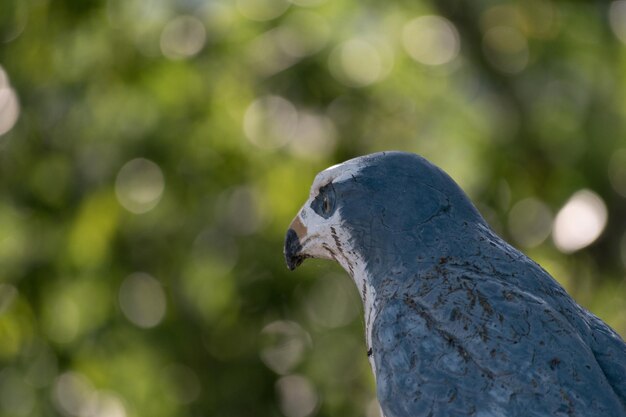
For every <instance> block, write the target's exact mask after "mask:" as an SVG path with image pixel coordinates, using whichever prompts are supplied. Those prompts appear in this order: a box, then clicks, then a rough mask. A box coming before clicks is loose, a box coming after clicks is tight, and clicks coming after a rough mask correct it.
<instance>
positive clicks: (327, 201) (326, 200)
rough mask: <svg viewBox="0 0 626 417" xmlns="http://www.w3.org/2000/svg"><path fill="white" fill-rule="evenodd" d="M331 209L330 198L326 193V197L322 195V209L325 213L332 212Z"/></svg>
mask: <svg viewBox="0 0 626 417" xmlns="http://www.w3.org/2000/svg"><path fill="white" fill-rule="evenodd" d="M330 209H331V205H330V199H329V198H328V195H325V196H324V197H322V211H323V212H324V214H328V213H330Z"/></svg>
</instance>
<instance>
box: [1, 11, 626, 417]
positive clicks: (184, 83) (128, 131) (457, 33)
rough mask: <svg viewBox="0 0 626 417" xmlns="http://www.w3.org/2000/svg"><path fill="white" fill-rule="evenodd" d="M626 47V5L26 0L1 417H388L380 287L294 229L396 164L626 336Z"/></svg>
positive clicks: (9, 21) (16, 56) (13, 113)
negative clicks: (409, 165) (286, 254)
mask: <svg viewBox="0 0 626 417" xmlns="http://www.w3.org/2000/svg"><path fill="white" fill-rule="evenodd" d="M625 44H626V1H614V2H556V1H549V0H524V1H521V0H520V1H518V2H515V1H512V2H496V1H493V0H480V1H474V2H463V1H458V0H440V1H432V2H427V1H411V2H409V1H402V0H397V1H388V2H372V1H368V2H358V1H355V0H352V1H349V0H346V1H325V0H291V2H287V0H206V1H202V0H180V1H173V0H171V1H168V0H108V1H105V0H92V1H78V0H62V1H50V0H2V3H1V4H0V65H1V67H0V68H1V71H0V364H1V368H2V369H1V370H0V415H2V416H43V415H46V416H53V415H65V416H91V417H124V416H128V417H131V416H152V417H160V416H216V417H219V416H224V417H237V416H250V415H258V416H281V415H284V416H286V417H305V416H308V415H318V416H338V415H341V416H362V415H367V416H370V417H371V416H376V415H377V409H376V403H375V402H374V401H373V398H374V384H373V380H372V377H371V375H370V373H371V372H370V370H369V367H368V364H367V359H366V354H365V353H366V352H365V344H364V342H363V320H362V318H361V314H362V313H361V311H362V307H361V305H360V300H359V298H358V295H357V293H356V291H355V290H354V289H353V288H352V284H351V283H350V281H349V279H348V277H347V276H346V274H345V273H343V271H341V270H340V269H339V268H338V266H336V265H332V264H330V263H327V262H318V261H309V262H307V263H306V264H305V265H304V266H303V267H301V268H300V269H299V270H298V272H296V273H291V274H290V273H288V272H287V270H286V268H285V266H284V264H283V259H282V240H283V236H284V232H285V229H286V227H287V225H288V224H289V222H290V219H291V218H292V216H294V215H295V213H296V212H297V210H298V208H299V206H300V204H302V202H303V201H304V200H305V198H306V196H307V194H308V187H309V186H310V183H311V181H312V179H313V176H314V175H315V173H316V172H318V171H319V170H321V169H323V168H325V167H327V166H329V165H332V164H334V163H337V162H341V161H343V160H345V159H348V158H350V157H354V156H357V155H362V154H365V153H370V152H374V151H379V150H385V149H400V150H406V151H411V152H416V153H420V154H422V155H424V156H426V157H427V158H429V159H430V160H432V161H433V162H435V163H436V164H438V165H440V166H441V167H443V168H444V169H445V170H446V171H448V172H449V173H450V174H451V175H452V176H453V177H454V178H455V179H456V180H457V181H458V182H459V183H460V184H461V186H462V187H463V188H464V189H465V190H467V192H468V193H469V194H470V196H471V197H472V199H473V200H474V201H475V202H476V204H477V206H478V207H479V209H480V210H481V211H482V212H483V214H484V215H485V216H486V218H487V219H488V221H489V222H490V223H491V224H492V225H493V227H494V228H495V229H496V230H497V231H498V232H499V233H500V234H502V235H503V236H504V237H505V238H506V239H507V240H509V241H511V242H513V243H514V244H515V245H516V246H518V247H520V248H521V249H522V250H524V251H525V252H526V253H528V254H529V255H530V256H532V257H533V258H534V259H535V260H537V261H538V262H539V263H541V264H542V265H543V266H544V267H545V268H547V269H548V270H549V271H550V272H552V273H553V274H554V275H555V277H556V278H558V279H559V280H560V281H561V283H562V284H563V285H564V286H565V287H566V288H567V289H568V291H569V292H570V293H571V294H573V295H574V296H575V298H576V299H577V300H578V301H579V302H580V303H581V304H583V305H585V306H586V307H588V308H590V309H591V310H592V311H594V312H595V313H596V314H598V315H599V316H600V317H602V318H603V319H605V320H606V321H607V322H608V323H610V324H611V325H612V326H613V327H614V328H616V329H617V330H618V331H619V332H620V333H621V334H622V335H625V334H626V286H625V284H624V278H625V275H626V273H625V268H626V222H625V220H624V219H626V199H625V198H626V125H625V123H624V120H625V116H626V45H625ZM18 116H19V117H18ZM581 190H583V191H582V194H581V193H579V191H581ZM570 198H571V199H570ZM570 203H572V204H570ZM574 203H575V204H574ZM565 205H569V208H570V210H569V211H567V210H561V208H562V207H564V206H565ZM581 207H582V208H581ZM576 210H578V211H576ZM581 210H582V211H581ZM566 212H567V213H574V214H575V215H574V216H573V217H572V215H570V216H569V217H568V216H567V215H566V214H567V213H566ZM557 213H559V216H557ZM563 213H565V214H563ZM605 214H606V216H604V215H605ZM555 218H556V219H557V221H556V222H555ZM603 219H608V221H607V223H606V227H604V225H605V223H604V220H603ZM553 224H554V233H552V236H553V238H551V231H552V229H553ZM581 228H582V229H581ZM603 228H604V231H603V232H602V230H603ZM581 230H582V232H581ZM579 232H580V233H582V235H580V233H579ZM600 232H602V233H601V234H600V236H599V238H597V240H596V237H597V236H596V235H598V234H599V233H600ZM557 233H561V234H562V236H564V237H562V238H559V237H558V235H557ZM563 233H564V234H563ZM568 233H569V234H568ZM576 233H579V235H576ZM559 239H561V240H559ZM576 239H578V240H576ZM581 239H582V240H581ZM594 240H595V241H594ZM559 242H560V243H559ZM572 242H574V243H577V244H576V245H573V246H572V245H571V243H572ZM568 245H570V246H568Z"/></svg>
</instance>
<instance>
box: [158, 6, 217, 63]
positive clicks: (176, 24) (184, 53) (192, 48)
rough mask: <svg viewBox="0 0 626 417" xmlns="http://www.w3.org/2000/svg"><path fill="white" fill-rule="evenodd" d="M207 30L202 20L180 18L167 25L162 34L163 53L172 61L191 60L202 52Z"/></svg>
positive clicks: (191, 17) (190, 17)
mask: <svg viewBox="0 0 626 417" xmlns="http://www.w3.org/2000/svg"><path fill="white" fill-rule="evenodd" d="M205 42H206V29H205V27H204V24H203V23H202V22H201V21H200V19H198V18H196V17H193V16H179V17H176V18H174V19H172V20H171V21H170V22H168V23H167V25H166V26H165V28H163V32H162V33H161V52H162V53H163V55H164V56H165V57H167V58H169V59H172V60H179V59H185V58H190V57H192V56H194V55H196V54H198V52H200V51H201V50H202V48H203V47H204V44H205Z"/></svg>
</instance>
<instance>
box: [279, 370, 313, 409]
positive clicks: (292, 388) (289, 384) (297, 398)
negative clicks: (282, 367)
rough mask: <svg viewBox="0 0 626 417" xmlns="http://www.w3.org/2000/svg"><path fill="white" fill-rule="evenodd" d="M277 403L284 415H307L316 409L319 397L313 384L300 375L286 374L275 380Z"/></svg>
mask: <svg viewBox="0 0 626 417" xmlns="http://www.w3.org/2000/svg"><path fill="white" fill-rule="evenodd" d="M276 393H277V395H278V405H279V407H280V410H281V411H282V413H283V414H284V415H285V416H286V417H307V416H310V415H311V414H313V412H314V411H315V410H316V408H317V405H318V402H319V398H318V395H317V392H316V391H315V388H314V387H313V384H311V381H309V380H308V379H307V378H305V377H304V376H301V375H288V376H284V377H282V378H280V379H279V380H278V381H277V382H276Z"/></svg>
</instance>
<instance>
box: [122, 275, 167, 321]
mask: <svg viewBox="0 0 626 417" xmlns="http://www.w3.org/2000/svg"><path fill="white" fill-rule="evenodd" d="M119 303H120V309H121V310H122V312H123V313H124V315H125V316H126V318H127V319H128V320H130V321H131V322H132V323H133V324H135V325H137V326H139V327H143V328H151V327H154V326H156V325H158V324H159V323H160V322H161V320H163V317H164V316H165V310H166V301H165V292H164V291H163V288H162V287H161V284H160V283H159V281H157V280H156V279H154V278H152V277H151V276H150V275H148V274H145V273H142V272H138V273H135V274H132V275H130V276H129V277H128V278H126V279H125V280H124V282H122V285H121V286H120V291H119Z"/></svg>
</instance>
